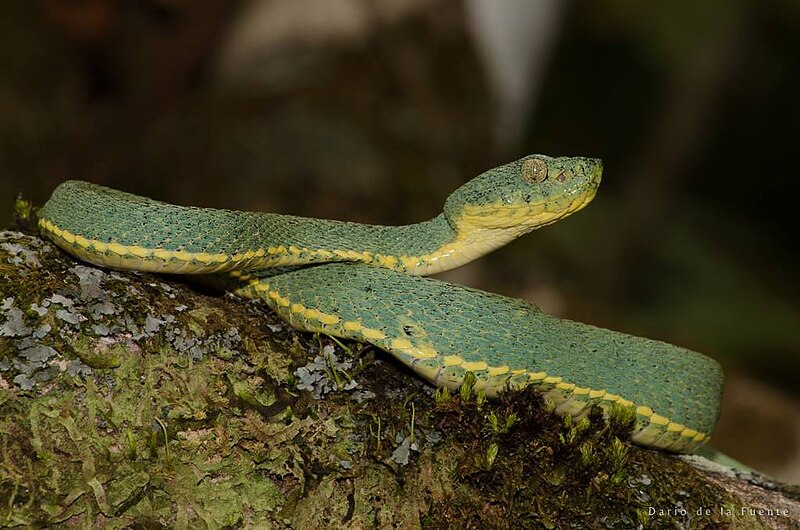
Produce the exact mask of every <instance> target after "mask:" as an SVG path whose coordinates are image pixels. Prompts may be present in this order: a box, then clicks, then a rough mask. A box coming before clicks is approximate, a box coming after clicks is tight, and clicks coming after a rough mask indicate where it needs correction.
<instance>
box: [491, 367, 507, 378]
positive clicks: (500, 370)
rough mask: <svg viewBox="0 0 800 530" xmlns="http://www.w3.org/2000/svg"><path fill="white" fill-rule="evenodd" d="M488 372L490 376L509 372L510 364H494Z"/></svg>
mask: <svg viewBox="0 0 800 530" xmlns="http://www.w3.org/2000/svg"><path fill="white" fill-rule="evenodd" d="M488 372H489V375H490V376H492V377H494V376H498V375H504V374H507V373H508V372H509V368H508V366H505V365H504V366H493V367H491V368H489V370H488Z"/></svg>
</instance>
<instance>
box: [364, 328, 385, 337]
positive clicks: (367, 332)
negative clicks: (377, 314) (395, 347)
mask: <svg viewBox="0 0 800 530" xmlns="http://www.w3.org/2000/svg"><path fill="white" fill-rule="evenodd" d="M361 336H362V337H364V338H365V339H371V340H381V339H385V338H386V334H385V333H384V332H383V331H381V330H379V329H373V328H362V329H361Z"/></svg>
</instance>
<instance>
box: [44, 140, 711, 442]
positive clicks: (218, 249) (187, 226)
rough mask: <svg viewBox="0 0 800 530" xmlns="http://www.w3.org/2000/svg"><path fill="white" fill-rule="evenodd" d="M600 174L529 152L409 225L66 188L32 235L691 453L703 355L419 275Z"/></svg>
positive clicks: (702, 408) (568, 201) (700, 416)
mask: <svg viewBox="0 0 800 530" xmlns="http://www.w3.org/2000/svg"><path fill="white" fill-rule="evenodd" d="M601 174H602V164H601V162H600V161H599V160H596V159H590V158H582V157H574V158H572V157H557V158H554V157H548V156H544V155H531V156H528V157H525V158H523V159H521V160H518V161H516V162H512V163H510V164H506V165H503V166H500V167H497V168H494V169H491V170H489V171H487V172H485V173H483V174H481V175H480V176H478V177H476V178H474V179H473V180H471V181H469V182H468V183H466V184H464V185H463V186H462V187H460V188H458V189H457V190H456V191H454V192H453V193H452V194H451V195H450V196H449V197H448V199H447V201H446V202H445V206H444V211H443V213H442V214H440V215H438V216H437V217H435V218H433V219H431V220H430V221H426V222H422V223H418V224H413V225H407V226H376V225H365V224H357V223H349V222H343V221H331V220H322V219H313V218H302V217H294V216H288V215H279V214H271V213H255V212H236V211H229V210H216V209H209V208H196V207H184V206H176V205H172V204H167V203H163V202H158V201H154V200H152V199H148V198H145V197H139V196H136V195H131V194H128V193H124V192H120V191H116V190H112V189H109V188H104V187H101V186H97V185H94V184H90V183H86V182H80V181H68V182H65V183H63V184H61V185H60V186H59V187H58V188H56V190H55V191H54V192H53V194H52V196H51V198H50V200H49V201H48V202H47V204H45V206H44V207H43V208H42V210H41V211H40V215H39V226H40V229H41V230H42V232H43V233H44V234H46V235H47V236H48V237H49V238H50V239H51V240H53V241H54V242H55V243H56V244H57V245H58V246H60V247H61V248H62V249H64V250H66V251H67V252H69V253H70V254H72V255H74V256H76V257H78V258H81V259H84V260H86V261H89V262H91V263H94V264H97V265H101V266H106V267H114V268H123V269H136V270H146V271H154V272H163V273H178V274H211V273H227V274H228V276H229V277H232V278H234V279H235V280H236V282H237V285H238V289H237V291H236V292H237V293H238V294H240V295H242V296H247V297H259V298H262V299H263V300H265V301H266V303H267V304H268V305H269V306H270V307H271V308H272V309H273V310H275V311H276V312H277V313H278V315H280V316H281V318H283V319H284V320H286V321H287V322H289V323H290V324H291V325H292V326H294V327H296V328H297V329H300V330H304V331H316V332H323V333H327V334H329V335H333V336H338V337H343V338H351V339H355V340H358V341H362V342H367V343H370V344H373V345H375V346H376V347H378V348H380V349H382V350H385V351H387V352H389V353H390V354H391V355H393V356H394V357H395V358H397V359H398V360H399V361H400V362H402V363H403V364H405V365H407V366H408V367H410V368H411V370H413V371H414V372H415V373H416V374H418V375H419V376H420V377H422V378H423V379H425V380H427V381H428V382H430V383H432V384H434V385H436V386H445V387H449V388H451V389H455V388H457V387H458V386H460V384H461V382H462V381H463V379H464V376H465V374H466V373H468V372H472V373H473V374H474V375H475V376H476V379H477V382H476V385H475V386H476V388H477V389H483V390H484V391H485V392H486V395H487V396H488V397H490V398H492V397H496V396H497V395H498V393H499V392H501V391H503V390H504V389H508V388H512V389H513V388H522V387H525V386H529V385H533V386H534V387H535V388H536V389H537V390H538V391H540V392H542V393H543V394H544V396H545V398H546V399H547V400H549V401H550V402H552V404H553V405H554V407H555V411H556V412H557V413H559V414H571V415H573V416H580V415H583V414H586V413H587V412H588V410H589V409H590V407H591V406H592V405H598V406H600V407H601V408H602V409H603V410H604V411H608V410H609V408H610V407H611V406H612V405H617V406H623V407H631V408H632V409H633V410H634V411H635V418H636V419H635V423H634V429H633V434H632V440H633V441H634V442H636V443H639V444H641V445H644V446H648V447H653V448H658V449H663V450H668V451H674V452H690V451H692V450H694V449H695V448H697V447H699V446H700V445H702V444H704V443H705V442H706V441H707V440H708V438H709V435H710V432H711V430H712V429H713V427H714V425H715V424H716V421H717V418H718V416H719V404H720V397H721V392H722V381H723V377H722V371H721V369H720V367H719V365H718V364H717V363H716V362H715V361H713V360H712V359H710V358H708V357H705V356H703V355H701V354H699V353H696V352H693V351H690V350H687V349H685V348H681V347H678V346H674V345H671V344H667V343H664V342H660V341H656V340H650V339H645V338H641V337H635V336H632V335H627V334H624V333H619V332H615V331H611V330H607V329H602V328H598V327H594V326H591V325H588V324H582V323H579V322H573V321H570V320H565V319H561V318H557V317H553V316H550V315H546V314H544V313H542V312H541V311H540V310H539V309H538V308H537V307H536V306H535V305H534V304H533V303H531V302H528V301H524V300H519V299H514V298H508V297H504V296H500V295H497V294H493V293H487V292H484V291H480V290H477V289H470V288H466V287H462V286H458V285H453V284H449V283H446V282H442V281H438V280H433V279H429V278H423V277H420V276H422V275H427V274H434V273H437V272H440V271H443V270H448V269H451V268H454V267H457V266H459V265H462V264H464V263H466V262H469V261H471V260H473V259H476V258H477V257H480V256H482V255H484V254H486V253H487V252H490V251H492V250H494V249H496V248H498V247H500V246H502V245H504V244H506V243H508V242H509V241H511V240H513V239H515V238H517V237H519V236H520V235H522V234H525V233H527V232H529V231H531V230H534V229H536V228H539V227H541V226H544V225H547V224H550V223H553V222H555V221H557V220H559V219H561V218H563V217H565V216H567V215H570V214H571V213H573V212H576V211H578V210H580V209H581V208H583V207H584V206H585V205H586V204H587V203H588V202H589V201H591V200H592V198H593V197H594V195H595V192H596V190H597V187H598V185H599V182H600V177H601ZM286 266H291V270H289V271H288V272H286V270H287V269H286Z"/></svg>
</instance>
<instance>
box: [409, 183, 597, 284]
mask: <svg viewBox="0 0 800 530" xmlns="http://www.w3.org/2000/svg"><path fill="white" fill-rule="evenodd" d="M595 189H596V188H592V189H591V190H589V191H587V192H586V193H583V194H581V195H578V196H576V197H574V198H571V199H561V200H559V201H551V202H549V203H546V204H544V203H543V204H531V205H528V204H525V205H520V206H509V205H507V204H502V203H496V204H491V205H487V206H466V207H465V208H464V210H463V211H462V214H461V216H460V217H459V218H458V219H456V220H455V226H454V229H455V231H456V234H457V235H456V238H455V239H454V240H453V241H451V242H450V243H447V244H446V245H443V246H442V248H440V249H439V250H437V251H436V252H433V253H431V254H428V255H425V256H418V257H417V256H415V257H411V258H403V261H404V264H405V267H404V269H403V272H405V273H406V274H414V275H421V276H423V275H428V274H436V273H438V272H442V271H446V270H449V269H454V268H456V267H459V266H460V265H463V264H465V263H468V262H470V261H473V260H475V259H476V258H479V257H481V256H483V255H485V254H488V253H489V252H492V251H493V250H496V249H498V248H500V247H502V246H503V245H505V244H507V243H509V242H510V241H512V240H513V239H516V238H518V237H519V236H521V235H523V234H525V233H527V232H530V231H531V230H535V229H537V228H539V227H542V226H545V225H549V224H550V223H554V222H556V221H558V220H559V219H562V218H564V217H566V216H568V215H570V214H573V213H575V212H577V211H578V210H580V209H581V208H583V207H584V206H586V205H587V204H589V202H591V200H592V199H593V198H594V195H595Z"/></svg>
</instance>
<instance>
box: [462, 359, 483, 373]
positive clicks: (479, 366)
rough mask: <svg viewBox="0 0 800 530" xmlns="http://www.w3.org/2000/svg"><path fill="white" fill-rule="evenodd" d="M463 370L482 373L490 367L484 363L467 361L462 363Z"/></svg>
mask: <svg viewBox="0 0 800 530" xmlns="http://www.w3.org/2000/svg"><path fill="white" fill-rule="evenodd" d="M461 368H463V369H464V370H466V371H468V372H480V371H481V370H486V369H487V368H489V365H488V364H486V363H485V362H483V361H466V362H463V363H461Z"/></svg>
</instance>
